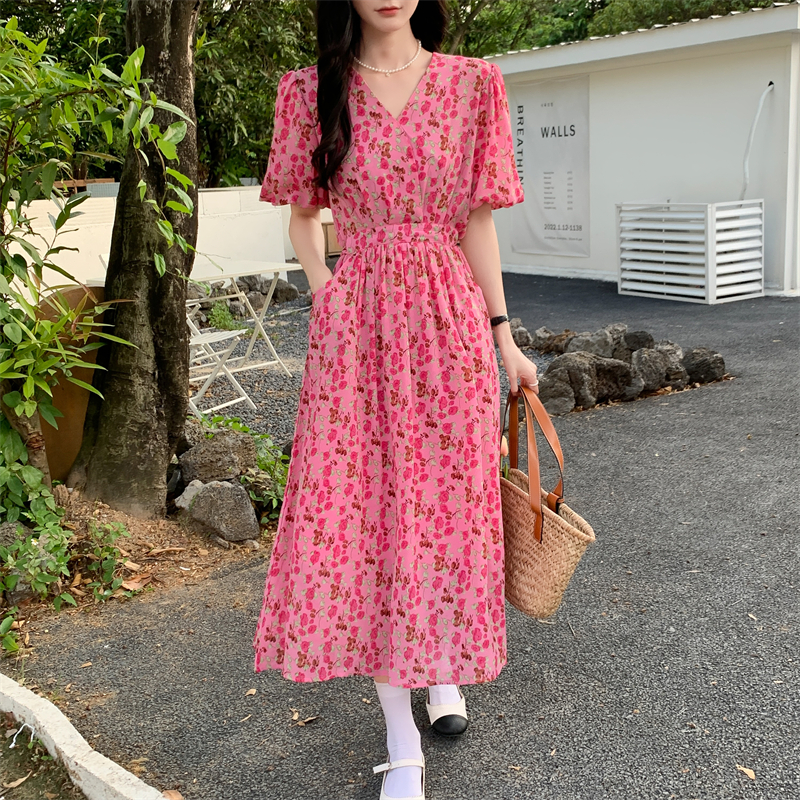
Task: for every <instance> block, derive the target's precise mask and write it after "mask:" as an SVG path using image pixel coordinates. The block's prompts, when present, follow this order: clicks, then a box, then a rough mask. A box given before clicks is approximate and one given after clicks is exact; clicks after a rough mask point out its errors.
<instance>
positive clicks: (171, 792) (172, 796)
mask: <svg viewBox="0 0 800 800" xmlns="http://www.w3.org/2000/svg"><path fill="white" fill-rule="evenodd" d="M162 796H163V797H164V798H165V800H183V795H182V794H181V793H180V792H179V791H178V790H177V789H167V791H166V792H164V794H163V795H162Z"/></svg>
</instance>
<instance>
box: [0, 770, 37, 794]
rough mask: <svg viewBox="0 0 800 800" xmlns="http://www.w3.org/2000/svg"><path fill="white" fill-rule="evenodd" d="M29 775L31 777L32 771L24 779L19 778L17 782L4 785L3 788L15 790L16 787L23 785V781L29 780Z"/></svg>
mask: <svg viewBox="0 0 800 800" xmlns="http://www.w3.org/2000/svg"><path fill="white" fill-rule="evenodd" d="M31 775H33V770H31V771H30V772H29V773H28V774H27V775H26V776H25V777H24V778H20V779H19V780H16V781H11V783H4V784H3V788H4V789H16V788H17V786H22V784H23V783H25V781H26V780H28V778H30V776H31Z"/></svg>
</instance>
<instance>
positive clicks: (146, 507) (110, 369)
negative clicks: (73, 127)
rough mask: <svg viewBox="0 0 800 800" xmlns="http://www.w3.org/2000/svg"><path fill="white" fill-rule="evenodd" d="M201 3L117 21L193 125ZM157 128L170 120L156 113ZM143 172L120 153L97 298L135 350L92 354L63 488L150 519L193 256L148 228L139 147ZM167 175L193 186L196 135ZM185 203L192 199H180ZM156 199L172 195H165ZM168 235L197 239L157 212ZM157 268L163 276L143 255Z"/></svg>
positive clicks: (165, 452) (157, 179)
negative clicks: (82, 415)
mask: <svg viewBox="0 0 800 800" xmlns="http://www.w3.org/2000/svg"><path fill="white" fill-rule="evenodd" d="M199 8H200V0H130V2H129V4H128V13H127V30H126V33H127V45H128V50H129V52H132V51H133V50H135V49H136V48H137V47H138V46H140V45H144V47H145V59H144V63H143V65H142V77H143V78H150V79H152V81H153V83H152V84H151V88H152V90H153V92H155V94H156V96H157V97H158V98H159V99H160V100H165V101H167V102H169V103H172V104H173V105H176V106H178V107H179V108H181V109H182V110H183V111H184V113H186V115H187V116H188V117H190V118H191V119H192V120H193V121H194V120H195V111H194V53H193V40H194V33H195V26H196V24H197V17H198V12H199ZM153 121H154V122H156V123H157V124H158V125H159V126H160V127H161V129H162V130H165V129H166V127H167V126H168V125H169V124H170V123H171V122H174V121H176V117H175V115H174V114H171V113H169V112H165V111H157V112H156V114H155V115H154V117H153ZM146 152H147V156H148V158H149V161H150V165H149V166H146V165H145V164H144V162H143V161H141V160H140V159H139V158H138V157H137V154H136V152H135V151H134V150H133V148H129V149H128V154H127V157H126V159H125V164H124V167H123V171H122V176H121V178H120V189H119V197H118V199H117V206H116V217H115V220H114V229H113V234H112V239H111V252H110V260H109V265H108V272H107V275H106V284H105V292H106V293H105V296H106V298H107V299H109V300H117V301H119V302H117V303H116V304H115V305H114V306H112V310H111V312H110V316H111V320H110V321H111V322H112V323H113V325H114V333H115V334H116V335H117V336H120V337H122V338H123V339H126V340H127V341H129V342H132V343H133V344H134V345H135V347H130V346H125V345H118V344H115V343H110V344H107V345H105V346H104V347H102V348H101V349H100V351H99V352H98V362H99V363H100V364H102V365H103V366H105V367H106V369H107V371H106V372H103V371H99V370H98V371H97V373H96V375H95V385H97V386H98V388H99V389H100V391H101V392H102V394H103V396H104V400H100V399H99V398H96V397H94V396H93V397H92V399H91V401H90V403H89V409H88V411H87V416H86V425H85V427H84V439H83V444H82V447H81V451H80V453H79V455H78V458H77V460H76V463H75V466H74V467H73V469H72V472H71V474H70V477H69V481H68V483H69V484H70V485H72V486H75V487H77V488H78V489H80V490H81V491H82V492H83V493H84V495H85V496H86V497H88V498H90V499H97V500H102V501H103V502H105V503H107V504H108V505H110V506H112V507H113V508H116V509H118V510H121V511H124V512H127V513H129V514H132V515H134V516H139V517H143V518H153V517H157V516H161V515H163V513H164V510H165V504H166V473H167V466H168V464H169V462H170V460H171V459H172V456H173V454H174V453H175V448H176V446H177V442H178V438H179V436H180V435H181V432H182V431H183V425H184V423H185V420H186V413H187V409H188V385H189V384H188V379H189V333H188V327H187V325H186V280H185V278H186V277H187V276H188V275H189V273H190V272H191V268H192V263H193V252H192V251H191V250H190V251H189V253H188V254H184V253H183V252H182V251H181V250H180V249H179V248H178V246H177V245H175V246H173V247H171V248H170V249H169V250H167V247H166V242H165V240H164V239H163V237H162V236H161V234H160V233H159V231H158V230H157V228H156V225H155V220H156V215H155V213H154V211H153V209H152V208H151V207H150V206H148V205H145V204H143V203H142V202H140V200H139V190H138V188H137V184H138V183H139V180H140V179H144V181H145V182H146V184H147V196H148V197H152V198H155V199H157V200H159V202H160V204H161V205H163V202H161V201H162V198H163V197H164V186H165V175H164V171H163V167H162V162H161V159H160V158H159V154H158V152H157V151H156V150H155V148H153V147H151V146H150V147H148V148H147V149H146ZM178 157H179V159H180V163H179V165H175V164H173V165H172V166H173V167H175V168H176V169H178V170H179V171H180V172H182V173H183V174H184V175H186V176H187V177H189V178H191V179H192V181H194V182H195V183H196V181H197V136H196V127H195V125H189V127H188V131H187V134H186V138H185V139H184V140H183V141H182V142H181V143H180V144H179V145H178ZM189 194H190V196H191V197H192V199H193V201H194V202H195V207H196V205H197V203H196V201H197V192H196V189H192V190H191V191H190V192H189ZM166 199H175V197H174V195H173V196H172V197H169V196H168V197H167V198H166ZM166 215H167V218H168V219H169V220H170V222H171V223H172V225H173V227H174V229H175V231H176V232H177V233H179V234H181V235H182V236H183V237H184V238H185V239H186V240H187V241H188V242H189V243H190V244H191V245H194V244H195V243H196V240H197V211H196V210H195V213H194V214H192V215H191V216H190V215H186V214H181V213H180V212H176V211H171V210H167V211H166ZM157 252H160V253H162V254H163V255H164V258H165V260H166V264H167V273H166V275H164V276H163V277H160V276H159V275H158V272H157V271H156V269H155V265H154V261H153V256H154V254H155V253H157Z"/></svg>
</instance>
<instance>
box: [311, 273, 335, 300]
mask: <svg viewBox="0 0 800 800" xmlns="http://www.w3.org/2000/svg"><path fill="white" fill-rule="evenodd" d="M307 277H308V288H309V289H310V290H311V294H312V296H313V295H315V294H316V293H317V292H318V291H320V290H321V289H324V288H325V286H326V285H327V283H328V281H329V280H331V279H332V278H333V273H332V272H331V271H330V269H329V268H328V267H325V268H324V270H323V269H322V268H320V269H319V270H315V271H314V272H313V273H310V274H307Z"/></svg>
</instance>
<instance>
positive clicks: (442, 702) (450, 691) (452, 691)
mask: <svg viewBox="0 0 800 800" xmlns="http://www.w3.org/2000/svg"><path fill="white" fill-rule="evenodd" d="M428 690H429V692H430V700H429V701H428V702H429V703H430V704H431V705H432V706H450V705H455V704H456V703H457V702H458V701H459V700H461V695H460V694H459V691H458V686H456V685H455V684H454V683H443V684H441V685H439V686H429V687H428Z"/></svg>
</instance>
